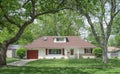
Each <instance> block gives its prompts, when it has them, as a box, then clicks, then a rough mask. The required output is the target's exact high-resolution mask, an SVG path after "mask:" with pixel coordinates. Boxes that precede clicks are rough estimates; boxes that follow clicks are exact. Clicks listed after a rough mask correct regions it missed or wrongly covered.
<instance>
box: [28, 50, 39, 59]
mask: <svg viewBox="0 0 120 74" xmlns="http://www.w3.org/2000/svg"><path fill="white" fill-rule="evenodd" d="M27 59H38V50H27Z"/></svg>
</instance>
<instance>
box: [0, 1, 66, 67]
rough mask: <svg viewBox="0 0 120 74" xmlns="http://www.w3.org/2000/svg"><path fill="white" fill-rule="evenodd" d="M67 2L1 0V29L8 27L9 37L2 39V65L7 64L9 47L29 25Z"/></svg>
mask: <svg viewBox="0 0 120 74" xmlns="http://www.w3.org/2000/svg"><path fill="white" fill-rule="evenodd" d="M65 3H66V0H50V1H49V0H19V1H18V0H1V1H0V19H1V20H0V28H1V30H0V31H3V30H4V29H6V30H7V31H6V32H8V35H9V37H6V38H4V39H2V41H0V65H6V52H7V47H8V46H9V45H10V44H12V43H14V42H16V41H17V40H18V39H19V38H20V36H21V35H22V33H23V32H24V30H25V28H26V27H27V26H28V25H30V24H31V23H33V21H34V20H35V19H37V18H38V17H39V16H41V15H44V14H49V13H56V12H58V11H60V10H63V9H65ZM3 33H4V32H3ZM2 38H3V37H2Z"/></svg>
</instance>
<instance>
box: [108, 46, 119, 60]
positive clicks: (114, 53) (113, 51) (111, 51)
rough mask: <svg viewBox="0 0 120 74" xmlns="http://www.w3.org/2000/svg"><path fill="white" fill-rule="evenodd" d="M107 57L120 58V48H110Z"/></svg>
mask: <svg viewBox="0 0 120 74" xmlns="http://www.w3.org/2000/svg"><path fill="white" fill-rule="evenodd" d="M107 55H108V58H115V57H117V58H120V48H117V47H114V46H111V47H108V52H107Z"/></svg>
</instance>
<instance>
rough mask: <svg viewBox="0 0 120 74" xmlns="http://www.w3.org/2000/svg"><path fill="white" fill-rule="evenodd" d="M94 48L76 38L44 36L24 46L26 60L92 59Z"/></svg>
mask: <svg viewBox="0 0 120 74" xmlns="http://www.w3.org/2000/svg"><path fill="white" fill-rule="evenodd" d="M94 47H95V46H94V45H92V44H91V43H89V42H87V41H85V40H82V39H81V38H80V37H78V36H44V37H40V38H38V39H36V40H34V41H33V42H32V43H30V44H28V45H26V46H25V48H26V49H27V59H44V58H46V59H52V58H57V59H59V58H81V57H82V58H94V57H95V56H94V55H93V54H92V49H93V48H94Z"/></svg>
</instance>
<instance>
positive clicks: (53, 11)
mask: <svg viewBox="0 0 120 74" xmlns="http://www.w3.org/2000/svg"><path fill="white" fill-rule="evenodd" d="M64 9H70V8H61V9H54V10H48V11H44V12H41V13H38V14H36V15H35V18H36V17H38V16H40V15H44V14H49V13H56V12H59V11H60V10H64Z"/></svg>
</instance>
